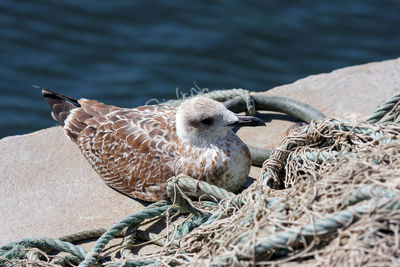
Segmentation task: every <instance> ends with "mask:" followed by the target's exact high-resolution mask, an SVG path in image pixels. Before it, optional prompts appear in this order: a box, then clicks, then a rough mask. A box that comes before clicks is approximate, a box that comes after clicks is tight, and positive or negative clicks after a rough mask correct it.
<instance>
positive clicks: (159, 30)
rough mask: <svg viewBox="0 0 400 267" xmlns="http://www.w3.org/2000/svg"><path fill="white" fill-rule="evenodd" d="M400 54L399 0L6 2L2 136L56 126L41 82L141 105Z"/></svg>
mask: <svg viewBox="0 0 400 267" xmlns="http://www.w3.org/2000/svg"><path fill="white" fill-rule="evenodd" d="M399 56H400V1H385V0H375V1H371V0H370V1H368V0H357V1H348V0H346V1H345V0H341V1H319V0H315V1H283V0H269V1H240V2H239V1H110V0H97V1H80V0H75V1H61V0H58V1H57V0H52V1H32V0H29V1H28V0H1V1H0V137H4V136H8V135H15V134H23V133H28V132H32V131H34V130H37V129H41V128H45V127H49V126H53V125H55V122H54V121H53V120H52V119H51V117H50V114H49V109H48V106H47V104H46V103H45V102H44V100H43V99H42V98H41V95H40V92H39V91H38V89H35V88H33V87H32V85H33V84H35V85H40V86H42V87H45V88H48V89H51V90H55V91H59V92H62V93H64V94H66V95H69V96H72V97H77V98H80V97H86V98H94V99H98V100H100V101H103V102H106V103H109V104H115V105H119V106H124V107H134V106H138V105H142V104H144V103H145V102H146V101H147V100H149V99H150V98H158V99H169V98H174V97H176V89H177V88H178V89H179V90H181V91H183V92H190V88H192V87H194V84H195V83H196V84H197V85H198V86H199V87H202V88H209V89H223V88H239V87H241V88H247V89H250V90H253V91H264V90H268V89H270V88H272V87H274V86H277V85H281V84H285V83H291V82H293V81H295V80H297V79H299V78H302V77H305V76H308V75H311V74H317V73H322V72H329V71H331V70H334V69H337V68H340V67H345V66H349V65H355V64H362V63H367V62H371V61H380V60H385V59H391V58H396V57H399ZM323 89H324V88H321V90H323Z"/></svg>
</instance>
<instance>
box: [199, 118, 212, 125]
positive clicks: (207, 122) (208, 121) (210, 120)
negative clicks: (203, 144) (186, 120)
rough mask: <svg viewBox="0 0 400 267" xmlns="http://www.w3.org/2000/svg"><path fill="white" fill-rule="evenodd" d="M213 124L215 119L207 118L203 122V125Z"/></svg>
mask: <svg viewBox="0 0 400 267" xmlns="http://www.w3.org/2000/svg"><path fill="white" fill-rule="evenodd" d="M213 122H214V120H213V118H205V119H202V120H201V123H202V124H204V125H211V124H213Z"/></svg>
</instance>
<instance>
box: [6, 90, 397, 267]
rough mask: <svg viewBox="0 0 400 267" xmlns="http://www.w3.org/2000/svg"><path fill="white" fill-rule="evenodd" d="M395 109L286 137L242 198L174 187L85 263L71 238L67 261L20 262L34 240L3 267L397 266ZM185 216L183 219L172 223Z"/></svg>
mask: <svg viewBox="0 0 400 267" xmlns="http://www.w3.org/2000/svg"><path fill="white" fill-rule="evenodd" d="M399 101H400V95H398V96H395V97H393V98H392V99H391V100H389V101H388V102H386V103H385V104H384V105H382V106H381V107H380V108H379V109H377V112H375V113H374V114H373V115H372V116H371V117H370V118H369V119H368V120H367V123H356V122H348V121H340V120H336V119H325V120H321V121H313V122H311V124H309V125H308V126H306V127H303V128H301V129H299V130H297V131H292V132H290V134H289V136H287V137H286V138H285V139H284V140H283V141H282V142H281V144H280V145H279V146H278V148H277V149H276V151H275V152H274V153H273V154H272V155H271V157H270V158H269V159H268V160H266V161H265V162H264V164H263V169H262V172H261V176H260V179H259V180H257V181H256V182H254V183H253V184H252V185H251V186H250V187H249V188H247V189H245V190H244V191H243V192H242V193H241V194H239V195H234V194H232V193H229V192H226V191H225V190H223V189H219V188H216V187H215V186H211V185H208V184H206V183H204V182H199V181H193V180H192V179H191V178H190V177H185V176H178V177H173V178H172V179H171V180H170V181H169V183H168V189H167V190H168V194H169V197H170V199H171V200H172V203H171V202H162V203H155V204H153V205H151V206H149V207H147V208H146V209H145V210H143V211H141V212H140V213H137V214H133V215H131V216H128V217H127V218H124V219H123V220H121V221H120V222H118V223H117V224H116V225H114V226H112V227H110V228H109V229H107V230H103V231H102V232H101V233H99V235H101V237H100V238H99V239H98V241H97V242H96V244H95V246H94V247H93V249H92V251H91V252H89V253H87V252H86V251H82V249H81V248H79V247H70V246H69V244H70V243H68V242H66V241H68V240H69V241H70V242H73V241H76V239H74V238H73V237H70V238H64V239H63V240H64V241H65V242H62V243H60V244H59V243H57V244H56V245H57V246H58V247H59V248H58V250H60V251H65V252H68V253H71V254H72V255H68V257H64V258H60V257H58V258H57V257H54V258H53V259H50V258H51V257H49V256H48V255H47V254H46V253H45V252H44V251H41V250H39V251H38V250H37V251H30V252H29V253H28V254H29V255H28V256H26V255H25V254H24V252H26V250H27V249H26V247H27V246H28V245H27V242H28V241H29V242H33V241H35V240H33V241H32V240H25V241H24V242H25V243H24V242H17V243H15V244H14V243H13V244H9V245H8V246H7V245H6V246H3V247H0V261H1V262H2V263H3V264H6V265H13V264H21V265H24V264H25V265H26V264H29V263H32V264H39V260H40V262H41V263H43V265H45V266H59V265H63V266H75V265H78V264H79V266H93V265H94V264H95V263H98V264H102V265H104V266H112V267H115V266H144V265H145V266H169V265H188V266H255V265H275V264H283V263H286V264H289V265H290V264H293V263H294V264H297V265H299V264H304V265H307V266H309V265H313V266H326V265H329V266H331V265H332V266H334V265H337V266H348V265H352V266H361V265H362V266H364V265H369V266H377V265H384V266H388V265H391V264H393V265H397V264H398V262H399V257H400V247H399V246H400V238H399V233H400V191H399V190H400V141H399V139H400V124H398V123H397V122H398V121H399V113H400V109H399V103H400V102H399ZM194 196H196V199H197V200H193V198H192V197H194ZM182 213H186V214H187V213H189V215H185V216H183V220H177V221H176V220H174V219H175V218H177V217H178V216H180V215H181V214H182ZM150 218H162V219H165V221H166V222H167V233H166V234H164V235H161V236H160V235H158V236H157V235H154V234H149V233H148V232H145V231H143V230H138V226H139V225H143V224H144V223H146V222H148V221H147V220H148V219H150ZM181 218H182V217H181ZM126 228H128V230H123V229H126ZM117 235H122V236H124V239H123V241H122V242H121V244H120V245H119V246H117V247H116V248H114V250H118V251H119V254H120V255H119V256H116V257H112V258H111V260H110V259H108V260H106V256H108V255H109V250H107V249H106V250H104V248H105V247H106V245H107V242H108V241H109V240H110V239H111V238H113V237H116V236H117ZM89 236H90V235H89ZM92 237H93V236H92ZM138 239H142V240H149V242H152V243H155V244H159V245H160V246H161V247H162V249H161V250H160V251H159V252H158V253H156V254H151V255H142V256H137V255H134V253H133V252H132V250H131V247H132V245H133V243H134V242H135V241H137V240H138ZM36 241H37V240H36ZM51 241H52V242H54V240H51ZM46 245H47V246H48V245H49V244H48V243H46ZM71 246H73V245H72V244H71ZM44 247H46V246H44ZM77 248H79V249H77ZM24 250H25V251H24ZM12 253H14V254H15V255H17V256H15V257H14V256H13V257H11V256H10V255H11V254H12ZM18 253H19V254H18ZM18 255H19V256H18Z"/></svg>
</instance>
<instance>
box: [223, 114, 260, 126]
mask: <svg viewBox="0 0 400 267" xmlns="http://www.w3.org/2000/svg"><path fill="white" fill-rule="evenodd" d="M236 117H237V118H238V119H239V120H237V121H236V122H234V123H230V124H229V125H228V126H231V127H235V128H240V127H243V126H265V122H264V121H262V120H261V119H259V118H257V117H253V116H239V115H236Z"/></svg>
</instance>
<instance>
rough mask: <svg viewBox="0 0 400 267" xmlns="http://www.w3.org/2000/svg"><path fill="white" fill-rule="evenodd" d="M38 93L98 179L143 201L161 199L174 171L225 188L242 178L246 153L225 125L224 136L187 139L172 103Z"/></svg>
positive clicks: (247, 165) (247, 161)
mask: <svg viewBox="0 0 400 267" xmlns="http://www.w3.org/2000/svg"><path fill="white" fill-rule="evenodd" d="M42 93H43V96H44V97H45V98H46V100H47V101H48V103H49V105H50V107H51V108H52V111H53V112H52V115H53V118H54V119H56V120H57V121H58V122H59V123H60V124H61V125H62V126H63V128H64V130H65V133H66V134H67V136H68V137H69V138H70V139H71V140H72V141H73V142H74V143H76V144H77V145H78V146H79V148H80V150H81V151H82V153H83V155H84V156H85V157H86V159H87V160H88V161H89V163H90V164H91V165H92V167H93V168H94V169H95V170H96V171H97V173H98V174H99V175H100V176H101V177H102V178H103V179H104V181H105V182H106V183H107V184H108V185H109V186H111V187H113V188H115V189H116V190H118V191H120V192H122V193H125V194H127V195H130V196H133V197H135V198H139V199H142V200H147V201H157V200H160V199H163V198H165V197H166V181H167V180H168V179H169V178H170V177H172V176H174V175H178V174H180V173H184V174H187V175H189V176H191V177H193V178H195V179H199V180H203V181H207V182H209V183H212V184H216V185H218V186H222V187H224V188H226V189H228V190H231V191H234V190H237V189H238V188H239V187H240V186H241V185H242V184H243V182H244V181H245V179H246V178H247V175H248V172H249V168H250V163H251V160H250V153H249V150H248V148H247V147H246V145H245V144H244V143H243V142H242V141H241V140H240V139H239V138H238V137H237V136H236V135H235V134H234V133H233V132H232V131H231V130H227V133H226V136H225V137H224V138H218V139H216V140H215V141H210V143H207V142H201V143H199V144H197V143H196V144H195V143H193V144H192V143H190V142H189V141H184V140H181V139H182V138H180V137H178V134H177V129H176V117H177V109H176V108H174V107H168V106H163V105H155V106H142V107H138V108H133V109H128V108H119V107H115V106H111V105H106V104H103V103H100V102H98V101H95V100H87V99H80V100H74V99H72V98H68V97H65V96H62V95H60V94H57V93H54V92H51V91H48V90H43V91H42ZM209 101H212V100H204V101H203V102H204V103H205V104H204V103H202V102H201V101H200V102H199V103H197V102H196V103H195V104H196V105H197V104H199V105H200V106H199V107H198V108H197V107H194V108H197V109H200V110H201V109H202V108H204V105H206V106H207V105H211V106H212V105H213V104H214V103H213V102H209ZM218 104H219V103H218ZM202 105H203V106H202ZM192 106H195V105H192ZM218 107H219V106H218ZM219 108H220V107H219ZM229 115H230V114H229ZM190 118H191V120H189V119H187V120H188V123H189V124H188V125H191V124H190V123H192V124H196V123H200V122H198V121H196V119H197V117H196V116H194V117H190ZM199 119H201V120H203V119H204V118H203V117H201V116H200V118H199ZM199 125H200V126H196V125H195V126H196V127H200V128H201V129H203V130H204V129H205V130H207V125H205V126H204V125H203V124H202V123H200V124H199ZM203 126H204V127H203ZM187 127H191V126H187ZM189 132H190V129H188V133H189Z"/></svg>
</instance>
